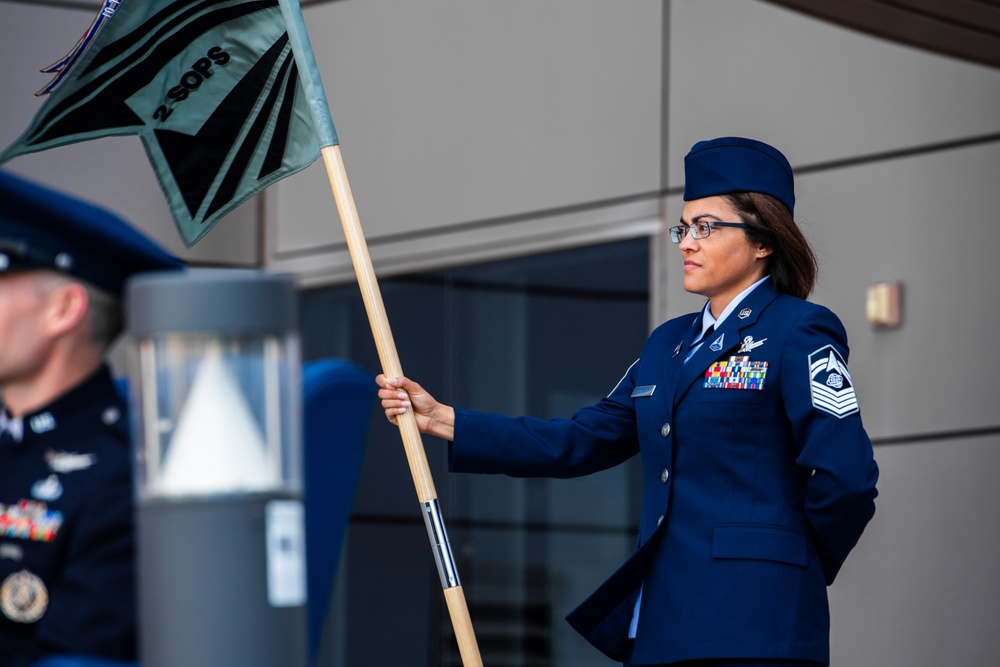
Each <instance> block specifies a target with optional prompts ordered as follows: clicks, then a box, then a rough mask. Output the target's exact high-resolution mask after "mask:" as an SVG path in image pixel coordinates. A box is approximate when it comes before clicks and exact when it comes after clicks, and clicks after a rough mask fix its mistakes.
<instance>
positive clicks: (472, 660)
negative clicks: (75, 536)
mask: <svg viewBox="0 0 1000 667" xmlns="http://www.w3.org/2000/svg"><path fill="white" fill-rule="evenodd" d="M322 153H323V161H324V162H325V164H326V172H327V176H328V177H329V179H330V186H331V187H332V188H333V198H334V199H335V200H336V202H337V211H338V212H339V213H340V222H341V225H343V227H344V236H346V237H347V247H348V250H349V251H350V253H351V261H352V262H353V263H354V272H355V274H357V279H358V285H359V286H360V288H361V297H362V299H364V302H365V310H366V311H367V312H368V322H369V324H370V325H371V328H372V335H373V336H374V337H375V347H376V348H377V349H378V356H379V360H380V361H381V363H382V372H383V373H384V374H385V375H386V377H402V375H403V368H402V366H401V365H400V363H399V354H398V353H397V352H396V344H395V342H393V339H392V331H391V330H390V328H389V318H388V317H387V316H386V313H385V305H384V304H383V303H382V293H381V292H380V291H379V288H378V281H377V280H376V278H375V270H374V268H373V267H372V261H371V256H370V255H369V253H368V244H367V243H366V242H365V237H364V234H363V233H362V231H361V223H360V221H359V219H358V212H357V208H356V207H355V205H354V196H353V195H352V194H351V186H350V184H349V183H348V182H347V172H346V170H345V169H344V160H343V158H342V157H341V155H340V146H338V145H334V146H327V147H324V148H323V149H322ZM396 423H397V424H398V425H399V431H400V435H401V437H402V439H403V449H404V450H405V451H406V460H407V461H408V462H409V464H410V474H411V475H412V476H413V485H414V486H415V487H416V490H417V499H418V500H420V503H421V506H422V510H423V514H424V523H425V524H426V525H427V534H428V537H429V538H430V541H431V547H432V548H433V549H434V558H435V561H436V562H437V566H438V574H439V575H440V576H441V585H442V587H443V588H444V597H445V601H446V602H447V604H448V613H449V614H450V615H451V623H452V627H453V628H454V630H455V638H456V639H457V640H458V650H459V653H460V654H461V656H462V664H463V665H465V666H466V667H482V664H483V661H482V658H481V657H480V655H479V645H478V644H477V643H476V635H475V632H474V631H473V629H472V620H471V618H470V617H469V607H468V605H467V604H466V602H465V593H463V592H462V585H461V583H460V582H459V580H458V571H457V570H456V569H455V563H454V559H453V557H452V554H451V545H450V544H449V543H448V536H447V534H446V533H445V530H444V523H443V522H442V520H441V515H440V512H439V511H438V502H437V491H435V489H434V480H433V478H432V477H431V472H430V468H429V467H428V465H427V455H426V453H425V452H424V446H423V442H422V441H421V438H420V429H419V428H417V418H416V417H415V416H414V414H413V410H407V411H406V412H405V413H403V414H402V415H399V416H398V417H397V418H396Z"/></svg>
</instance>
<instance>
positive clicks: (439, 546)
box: [424, 499, 462, 588]
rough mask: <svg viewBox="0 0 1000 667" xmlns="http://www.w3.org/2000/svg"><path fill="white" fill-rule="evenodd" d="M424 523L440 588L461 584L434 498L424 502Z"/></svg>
mask: <svg viewBox="0 0 1000 667" xmlns="http://www.w3.org/2000/svg"><path fill="white" fill-rule="evenodd" d="M424 524H426V526H427V537H428V538H430V541H431V547H432V548H433V549H434V562H435V563H437V568H438V575H440V577H441V588H454V587H455V586H461V585H462V584H461V582H459V580H458V570H457V569H456V568H455V559H454V557H453V556H452V554H451V545H450V544H449V543H448V533H447V532H446V531H445V529H444V522H443V521H442V520H441V512H440V510H439V509H438V501H437V500H436V499H435V500H430V501H427V502H425V503H424Z"/></svg>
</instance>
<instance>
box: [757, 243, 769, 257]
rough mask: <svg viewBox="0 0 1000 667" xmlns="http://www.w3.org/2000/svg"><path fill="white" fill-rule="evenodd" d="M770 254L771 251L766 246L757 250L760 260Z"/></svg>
mask: <svg viewBox="0 0 1000 667" xmlns="http://www.w3.org/2000/svg"><path fill="white" fill-rule="evenodd" d="M770 254H771V249H770V248H768V247H766V246H760V247H759V248H757V256H758V257H760V258H762V259H763V258H764V257H767V256H768V255H770Z"/></svg>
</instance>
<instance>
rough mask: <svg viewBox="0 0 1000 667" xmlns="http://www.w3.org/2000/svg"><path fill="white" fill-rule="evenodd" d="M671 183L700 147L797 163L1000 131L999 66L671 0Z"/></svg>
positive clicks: (740, 6)
mask: <svg viewBox="0 0 1000 667" xmlns="http://www.w3.org/2000/svg"><path fill="white" fill-rule="evenodd" d="M669 11H670V19H669V21H670V38H669V40H668V48H669V58H670V60H669V71H668V80H669V81H670V93H669V113H668V122H669V135H668V136H669V140H668V142H667V173H668V178H669V182H670V185H671V186H679V185H681V184H682V183H683V166H682V165H683V162H682V161H683V157H684V154H685V153H686V152H687V151H688V150H689V149H690V148H691V146H692V145H693V144H694V143H695V142H696V141H699V140H701V139H708V138H711V137H716V136H725V135H742V136H750V137H754V138H758V139H762V140H764V141H769V142H772V143H774V144H775V145H777V146H779V147H780V148H782V150H783V151H785V153H786V155H787V156H788V159H789V160H790V161H791V163H792V165H793V166H796V167H799V166H802V165H812V164H817V163H826V162H829V161H834V160H840V159H844V158H851V157H856V156H860V155H871V154H877V153H881V152H885V151H892V150H896V149H900V148H909V147H911V146H922V145H928V144H934V143H939V142H946V141H950V140H954V139H958V138H966V137H970V136H977V135H982V134H995V133H997V132H1000V69H995V68H988V67H985V66H980V65H974V64H970V63H966V62H964V61H960V60H957V59H953V58H948V57H945V56H939V55H936V54H933V53H929V52H926V51H922V50H919V49H916V48H912V47H908V46H903V45H900V44H896V43H893V42H888V41H885V40H881V39H877V38H875V37H871V36H868V35H864V34H861V33H858V32H853V31H850V30H847V29H845V28H841V27H839V26H836V25H834V24H832V23H827V22H824V21H820V20H818V19H814V18H811V17H809V16H805V15H803V14H799V13H797V12H793V11H791V10H787V9H784V8H781V7H777V6H775V5H771V4H769V3H766V2H760V1H757V0H673V1H672V2H670V3H669Z"/></svg>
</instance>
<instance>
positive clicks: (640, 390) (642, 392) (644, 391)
mask: <svg viewBox="0 0 1000 667" xmlns="http://www.w3.org/2000/svg"><path fill="white" fill-rule="evenodd" d="M654 391H656V385H655V384H647V385H643V386H641V387H636V388H635V389H633V390H632V398H645V397H646V396H652V395H653V392H654Z"/></svg>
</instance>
